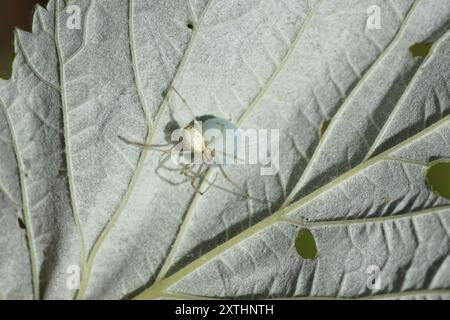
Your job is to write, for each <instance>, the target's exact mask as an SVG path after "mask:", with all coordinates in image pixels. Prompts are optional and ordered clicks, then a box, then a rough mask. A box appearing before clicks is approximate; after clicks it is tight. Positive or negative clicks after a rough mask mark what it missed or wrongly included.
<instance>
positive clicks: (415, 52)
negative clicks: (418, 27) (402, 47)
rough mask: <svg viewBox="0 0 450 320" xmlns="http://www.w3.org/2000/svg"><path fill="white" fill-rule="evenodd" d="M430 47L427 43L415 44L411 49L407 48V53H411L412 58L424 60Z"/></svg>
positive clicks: (430, 44)
mask: <svg viewBox="0 0 450 320" xmlns="http://www.w3.org/2000/svg"><path fill="white" fill-rule="evenodd" d="M432 46H433V44H432V43H427V42H423V43H415V44H413V45H412V46H411V47H409V51H410V52H411V54H412V56H413V57H414V58H416V57H421V58H425V57H426V56H428V54H429V53H430V50H431V47H432Z"/></svg>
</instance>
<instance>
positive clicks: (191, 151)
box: [119, 87, 263, 203]
mask: <svg viewBox="0 0 450 320" xmlns="http://www.w3.org/2000/svg"><path fill="white" fill-rule="evenodd" d="M171 89H172V90H173V91H174V92H175V93H176V94H177V96H178V97H179V98H180V99H181V101H182V102H183V104H184V105H185V106H186V107H187V109H188V110H189V112H190V114H191V116H192V119H193V120H192V121H191V122H190V123H189V124H188V125H187V126H185V127H184V128H183V129H180V131H179V133H178V137H176V138H178V141H177V140H176V139H175V140H174V139H173V138H174V137H173V135H172V139H171V143H168V144H163V145H153V144H151V145H147V144H143V143H138V142H133V141H129V140H127V139H125V138H123V137H121V136H119V138H120V139H121V140H123V141H124V142H125V143H127V144H131V145H134V146H137V147H139V148H142V149H148V150H153V151H158V152H161V153H163V154H165V155H166V156H165V157H164V158H160V161H159V163H158V166H157V168H156V174H158V176H159V177H160V178H161V179H163V180H164V181H166V182H168V183H170V184H171V185H180V184H184V183H186V182H188V181H190V184H191V186H192V187H193V188H194V190H195V191H196V192H197V193H199V194H200V195H203V194H205V193H206V192H207V191H208V190H209V189H210V188H211V187H212V186H215V187H217V188H219V189H222V190H224V191H227V192H230V193H233V194H237V193H235V192H233V191H230V190H228V189H225V188H223V187H221V186H218V185H217V184H215V180H216V178H217V175H216V177H215V179H214V181H212V182H211V181H208V179H207V177H206V173H207V172H208V170H207V169H208V168H210V167H214V168H218V169H219V171H220V173H221V174H222V176H223V177H224V178H225V180H226V181H228V182H229V183H230V184H231V185H233V186H234V187H235V188H237V189H238V190H239V191H240V192H241V194H239V195H241V196H242V195H244V197H245V198H248V199H251V200H255V201H258V202H262V203H263V201H262V200H259V199H256V198H253V197H251V196H250V195H249V194H248V192H247V191H246V190H244V189H243V188H242V187H240V186H239V184H238V183H236V182H235V181H233V180H232V179H231V178H230V176H229V175H228V174H227V172H226V171H225V169H224V167H223V166H224V165H227V164H230V163H234V161H236V160H238V161H242V159H240V158H238V154H239V152H240V151H241V150H240V148H239V146H240V144H239V141H238V138H237V137H238V134H237V130H238V128H237V127H236V125H235V124H234V123H233V122H231V121H230V120H226V119H223V118H220V117H216V116H213V115H203V116H195V115H194V113H193V111H192V109H191V107H190V106H189V104H188V102H187V100H186V99H185V98H184V97H183V96H182V95H181V94H180V93H179V92H178V91H177V89H175V87H171ZM166 128H168V127H167V126H166ZM173 129H179V126H178V124H176V126H173V125H172V128H169V130H172V133H173ZM210 130H213V131H215V132H217V131H219V132H221V135H220V137H221V138H222V139H221V138H219V139H216V138H217V136H213V137H212V139H210V138H211V137H209V135H208V132H211V131H210ZM226 130H232V132H233V133H235V134H234V135H233V141H232V147H233V148H232V150H233V151H232V153H226V152H225V150H226V151H228V150H229V149H228V148H226V145H227V141H226V139H225V137H227V136H226V135H225V134H224V133H225V131H226ZM218 146H219V147H220V146H221V147H222V148H218ZM164 147H169V148H168V149H162V148H164ZM176 147H178V148H179V149H176ZM174 154H175V155H176V156H180V159H181V163H180V161H177V162H178V164H179V165H180V167H179V168H170V167H168V166H166V163H167V161H169V160H170V159H171V158H172V159H173V157H172V156H173V155H174ZM195 159H197V160H198V159H201V160H202V161H201V162H200V163H196V162H195V161H193V160H195ZM186 160H187V161H186ZM184 162H187V163H184ZM197 164H198V165H199V166H198V168H197V170H194V168H195V166H196V165H197ZM161 169H165V170H168V171H178V172H179V173H180V174H181V175H183V176H184V177H185V178H186V180H184V181H181V182H173V181H170V180H169V179H166V178H165V177H163V175H161V174H160V173H159V171H160V170H161ZM203 180H204V181H206V183H207V184H208V187H207V188H206V190H204V191H200V187H199V185H197V182H201V181H203Z"/></svg>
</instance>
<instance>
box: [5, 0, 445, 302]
mask: <svg viewBox="0 0 450 320" xmlns="http://www.w3.org/2000/svg"><path fill="white" fill-rule="evenodd" d="M72 4H76V5H79V6H80V9H81V18H82V28H81V30H77V29H69V28H67V25H66V21H67V18H68V13H67V12H66V10H65V8H66V6H68V5H72ZM372 5H378V6H379V7H380V9H381V10H380V12H381V14H382V16H381V22H382V23H381V26H382V29H380V30H377V29H374V30H371V29H368V28H367V26H366V21H367V17H368V16H367V8H368V7H369V6H372ZM449 25H450V7H449V6H448V5H447V4H446V3H445V1H434V0H404V1H384V0H383V1H382V0H379V1H373V0H371V1H368V0H364V1H357V2H355V1H350V0H340V1H332V0H322V1H321V0H315V1H313V0H310V1H307V0H301V1H299V0H295V1H294V0H286V1H278V0H274V1H265V0H245V1H244V0H242V1H220V0H195V1H194V0H186V1H185V2H180V1H175V0H152V1H148V0H130V1H122V0H90V1H89V0H81V1H80V0H78V1H62V0H60V1H56V0H53V1H50V3H49V4H48V7H47V8H46V9H43V8H41V7H38V8H37V10H36V13H35V15H34V21H33V32H32V33H31V34H30V33H26V32H23V31H18V32H17V34H16V41H15V45H16V59H15V62H14V72H13V77H12V79H11V80H9V81H1V82H0V214H1V215H0V257H1V259H0V274H1V276H0V296H1V297H2V298H5V299H32V298H35V299H39V298H43V299H55V298H56V299H70V298H79V299H91V298H102V299H119V298H193V297H196V298H198V297H202V298H212V297H214V298H288V297H289V298H292V297H294V298H310V297H329V298H339V297H351V298H360V297H371V298H409V297H416V298H448V297H449V293H450V291H449V290H450V274H449V272H450V268H449V263H450V260H449V250H450V241H449V225H450V215H449V213H450V202H449V200H448V199H445V198H442V197H439V196H438V195H436V194H435V193H434V192H433V191H432V190H431V189H430V188H428V185H427V183H426V172H427V168H428V164H429V163H431V162H433V161H435V160H438V159H444V158H447V159H448V158H450V144H449V142H448V141H450V94H449V92H450V85H449V79H450V61H449V59H448V57H449V56H450V33H449V31H448V30H449ZM415 43H433V47H432V49H431V51H430V53H429V54H428V56H427V58H425V59H416V58H414V57H412V55H411V52H410V51H409V48H410V47H411V46H412V45H413V44H415ZM171 86H174V87H176V90H177V91H179V92H180V93H182V95H183V96H184V97H185V98H186V100H187V101H188V102H189V104H190V105H191V106H192V108H193V109H194V110H193V111H194V113H195V115H199V116H200V115H206V114H212V115H215V116H219V117H222V118H225V119H233V121H235V123H236V124H237V125H239V126H241V127H243V128H264V129H280V152H279V154H280V171H279V173H278V174H277V175H274V176H261V175H260V174H259V169H260V168H259V166H231V167H229V168H227V172H228V174H229V175H230V176H231V177H232V179H233V180H236V182H237V183H238V184H239V185H240V186H243V187H244V188H245V189H246V191H247V192H248V193H249V195H250V196H251V197H252V198H256V199H265V200H266V201H265V203H259V202H256V201H252V200H248V199H247V198H246V197H245V196H243V195H242V194H239V191H236V190H235V189H233V186H229V185H227V184H226V183H227V182H226V181H224V180H223V179H222V178H221V177H218V178H217V180H216V184H217V185H219V186H224V187H225V186H226V188H227V189H228V187H229V188H231V189H232V190H234V192H226V191H224V190H222V188H216V187H213V188H211V189H210V190H209V191H208V192H207V193H205V194H204V195H203V196H201V195H200V194H198V193H195V191H194V190H193V189H192V188H191V186H190V185H189V183H187V184H182V185H177V186H174V185H172V184H170V183H167V182H166V181H164V180H163V179H162V178H161V176H160V175H157V174H156V173H155V170H156V168H157V165H158V161H159V159H160V156H161V155H160V154H159V153H157V152H155V151H150V150H141V149H140V148H137V147H136V146H134V145H131V144H128V143H126V142H124V140H126V141H135V142H139V143H146V144H150V143H153V144H161V143H165V139H164V138H165V136H166V134H167V130H165V128H167V126H168V125H169V124H171V123H172V124H173V120H176V121H177V122H178V123H179V124H180V125H181V126H184V125H186V124H187V123H189V122H190V121H191V120H192V119H191V118H190V115H189V113H188V112H186V108H185V107H184V106H183V103H182V101H180V99H179V98H178V97H177V95H176V94H174V90H172V89H171ZM329 119H331V121H330V122H329V125H328V126H327V129H326V131H325V130H321V128H323V126H322V124H323V123H325V122H327V121H328V120H329ZM119 136H121V137H123V139H120V138H119ZM213 175H214V170H210V171H209V173H208V175H207V177H208V178H213ZM179 176H180V175H179V173H177V172H173V173H167V176H166V177H165V178H167V179H166V180H169V181H177V179H179ZM207 184H208V183H207V181H206V180H203V182H202V186H201V188H205V187H207ZM18 219H21V220H22V221H23V224H24V226H25V229H22V228H21V227H20V225H19V223H18ZM298 227H302V228H308V229H309V230H311V232H312V233H313V234H314V237H315V239H316V242H317V246H318V247H319V248H320V255H319V257H318V258H317V259H316V260H304V259H302V258H299V256H298V254H297V252H296V249H295V238H296V236H297V232H298V231H297V230H298V229H297V228H298ZM373 265H375V266H378V267H379V268H380V272H381V273H380V277H381V278H380V279H381V283H382V286H381V289H379V290H371V289H368V288H367V286H366V283H367V279H368V276H369V275H368V274H367V272H366V271H367V270H368V268H372V267H371V266H373ZM74 267H75V268H74ZM77 268H79V269H77ZM77 270H79V272H80V275H81V285H80V288H79V289H77V288H76V286H73V283H74V280H75V284H76V279H77Z"/></svg>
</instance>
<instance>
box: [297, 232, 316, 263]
mask: <svg viewBox="0 0 450 320" xmlns="http://www.w3.org/2000/svg"><path fill="white" fill-rule="evenodd" d="M295 249H296V250H297V253H298V254H299V256H300V257H302V258H303V259H310V260H314V259H316V258H317V245H316V240H315V239H314V235H313V234H312V232H311V231H310V230H309V229H307V228H301V229H300V230H299V231H298V234H297V238H296V239H295Z"/></svg>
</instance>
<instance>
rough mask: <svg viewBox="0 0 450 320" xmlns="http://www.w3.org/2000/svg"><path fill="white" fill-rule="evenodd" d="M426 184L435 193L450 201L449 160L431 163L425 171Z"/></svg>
mask: <svg viewBox="0 0 450 320" xmlns="http://www.w3.org/2000/svg"><path fill="white" fill-rule="evenodd" d="M427 183H428V185H429V186H430V188H431V190H433V191H434V192H435V193H437V194H438V195H440V196H441V197H444V198H447V199H450V160H446V161H437V162H435V163H433V164H432V165H431V166H430V167H429V168H428V171H427Z"/></svg>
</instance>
